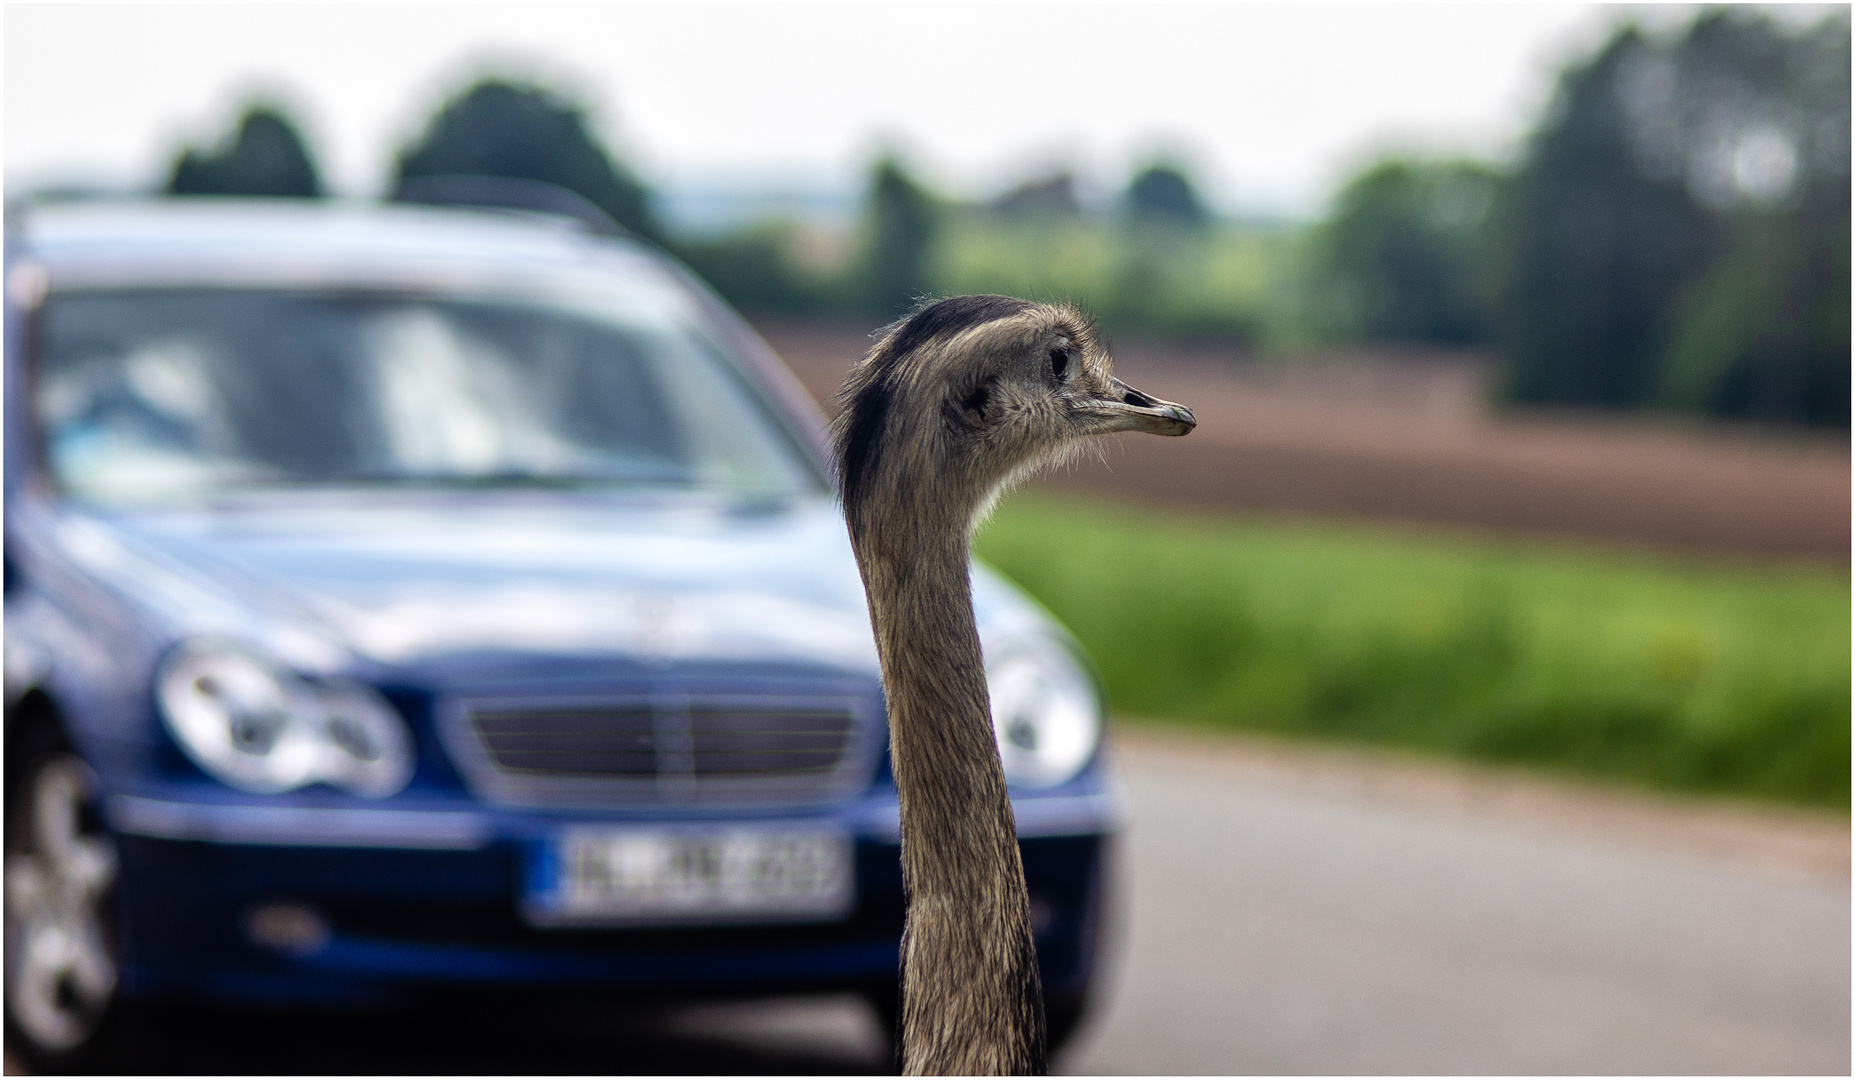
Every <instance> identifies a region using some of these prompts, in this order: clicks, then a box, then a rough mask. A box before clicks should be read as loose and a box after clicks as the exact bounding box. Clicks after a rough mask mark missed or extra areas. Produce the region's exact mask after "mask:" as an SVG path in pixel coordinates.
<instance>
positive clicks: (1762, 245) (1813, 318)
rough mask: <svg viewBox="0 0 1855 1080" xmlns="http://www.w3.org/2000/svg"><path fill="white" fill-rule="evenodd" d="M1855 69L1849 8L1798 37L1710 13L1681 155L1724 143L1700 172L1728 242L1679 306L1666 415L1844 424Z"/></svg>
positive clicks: (1682, 75)
mask: <svg viewBox="0 0 1855 1080" xmlns="http://www.w3.org/2000/svg"><path fill="white" fill-rule="evenodd" d="M1849 60H1850V56H1849V21H1848V14H1847V12H1846V10H1845V11H1843V12H1840V13H1838V14H1837V15H1835V16H1832V17H1830V18H1828V19H1825V20H1823V21H1822V22H1820V23H1819V24H1818V25H1817V26H1815V27H1814V28H1812V29H1810V30H1809V31H1807V32H1805V33H1802V34H1798V35H1795V36H1789V37H1787V36H1786V35H1784V34H1782V33H1780V32H1779V31H1778V29H1777V27H1775V26H1774V25H1773V24H1771V23H1770V22H1769V21H1767V20H1764V19H1748V18H1746V17H1745V16H1743V15H1740V14H1735V13H1731V12H1718V13H1714V14H1712V15H1709V16H1707V17H1704V18H1703V19H1701V20H1700V21H1699V22H1698V23H1697V24H1696V25H1695V27H1694V29H1693V32H1692V33H1691V34H1690V35H1689V36H1688V39H1687V40H1686V41H1685V42H1684V43H1683V47H1682V49H1681V50H1680V52H1679V53H1678V54H1677V68H1676V72H1677V78H1678V79H1679V80H1680V82H1681V84H1682V86H1681V89H1680V90H1678V91H1677V92H1679V93H1683V94H1685V95H1686V96H1689V97H1690V102H1689V104H1688V109H1689V110H1691V112H1690V114H1689V116H1688V118H1687V119H1688V123H1689V124H1690V125H1693V126H1695V127H1698V128H1699V129H1700V130H1699V131H1698V132H1694V133H1689V134H1687V136H1686V139H1685V141H1686V142H1687V143H1689V145H1690V146H1694V145H1698V146H1700V147H1703V148H1706V147H1714V148H1718V147H1720V146H1721V145H1722V144H1723V145H1724V150H1723V151H1722V150H1720V149H1714V151H1713V153H1711V154H1704V153H1703V155H1702V160H1701V161H1700V162H1697V163H1696V165H1697V166H1698V167H1697V168H1693V169H1692V172H1693V174H1694V175H1695V177H1696V179H1697V180H1698V181H1699V183H1700V184H1702V185H1704V186H1703V187H1702V190H1703V191H1704V192H1706V193H1707V196H1708V198H1707V200H1706V201H1709V202H1711V203H1713V204H1715V205H1718V206H1722V207H1724V213H1725V215H1726V221H1727V235H1728V240H1727V248H1726V253H1725V255H1724V256H1723V257H1722V258H1721V259H1720V260H1719V262H1717V263H1715V264H1714V265H1713V266H1712V267H1711V268H1710V269H1709V270H1708V272H1707V274H1706V276H1705V277H1703V278H1702V279H1701V280H1700V281H1699V282H1697V283H1696V284H1695V285H1694V286H1693V287H1692V288H1691V289H1690V290H1688V292H1687V294H1686V295H1685V296H1684V297H1683V298H1682V300H1681V302H1680V304H1679V306H1678V307H1677V308H1676V311H1675V332H1674V335H1673V340H1672V342H1671V344H1670V347H1669V350H1668V353H1667V355H1666V357H1665V358H1664V361H1663V369H1662V373H1661V376H1662V377H1661V386H1660V400H1661V401H1662V403H1664V404H1667V405H1671V406H1673V407H1676V408H1680V409H1684V410H1689V411H1696V412H1701V411H1704V412H1710V413H1715V414H1719V415H1725V416H1739V417H1747V418H1751V419H1760V420H1802V421H1804V422H1807V423H1815V424H1835V425H1847V424H1848V422H1849V364H1850V352H1849V314H1850V313H1849V288H1850V279H1849V242H1850V231H1849V224H1850V223H1849V203H1850V185H1849V125H1850V111H1849V98H1850V87H1849ZM1709 158H1710V159H1711V160H1708V159H1709Z"/></svg>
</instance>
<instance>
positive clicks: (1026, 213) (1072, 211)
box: [991, 169, 1082, 219]
mask: <svg viewBox="0 0 1855 1080" xmlns="http://www.w3.org/2000/svg"><path fill="white" fill-rule="evenodd" d="M991 209H992V210H993V212H994V213H998V214H1002V215H1004V216H1006V217H1015V218H1033V219H1034V218H1043V219H1049V218H1072V217H1075V216H1076V215H1078V214H1080V213H1081V212H1082V202H1081V200H1080V199H1078V198H1077V197H1076V174H1075V173H1073V172H1071V171H1070V170H1068V169H1064V170H1062V171H1061V172H1058V173H1055V174H1053V175H1051V176H1047V177H1044V178H1043V179H1040V180H1026V181H1025V182H1024V183H1022V184H1019V185H1018V186H1017V187H1014V188H1012V189H1011V190H1010V191H1007V192H1005V193H1004V194H1003V195H1000V196H999V197H998V198H996V199H993V200H992V204H991Z"/></svg>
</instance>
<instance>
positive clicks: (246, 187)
mask: <svg viewBox="0 0 1855 1080" xmlns="http://www.w3.org/2000/svg"><path fill="white" fill-rule="evenodd" d="M166 190H167V193H168V194H170V195H274V196H285V197H289V196H294V197H299V198H315V197H316V196H319V195H321V194H322V181H321V179H320V178H319V177H318V176H317V175H316V166H315V162H313V161H312V160H310V157H309V149H308V148H307V147H306V146H304V145H303V137H302V136H301V135H300V134H298V133H297V130H296V125H295V124H292V123H291V122H290V118H289V117H288V116H286V115H284V113H283V111H282V110H281V109H279V108H278V107H277V106H274V105H252V106H250V107H248V108H246V110H245V112H244V115H243V116H241V117H240V118H239V121H238V127H237V128H235V129H234V130H233V131H232V132H230V133H228V134H227V135H226V137H225V138H223V139H221V140H220V141H219V145H218V146H217V147H215V148H214V149H212V150H211V151H206V150H200V149H197V148H194V147H187V148H186V149H185V150H182V151H181V154H180V156H179V157H178V158H176V159H175V160H174V168H173V171H172V172H171V173H170V174H169V175H168V181H167V189H166Z"/></svg>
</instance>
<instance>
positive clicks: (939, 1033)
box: [849, 483, 1044, 1075]
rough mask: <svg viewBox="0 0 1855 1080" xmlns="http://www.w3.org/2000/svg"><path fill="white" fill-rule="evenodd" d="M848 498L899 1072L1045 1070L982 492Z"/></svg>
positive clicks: (919, 491)
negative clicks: (887, 859)
mask: <svg viewBox="0 0 1855 1080" xmlns="http://www.w3.org/2000/svg"><path fill="white" fill-rule="evenodd" d="M878 490H881V491H884V492H885V493H887V494H890V495H899V496H900V497H895V498H888V499H882V498H877V499H870V500H868V501H865V502H863V503H862V504H861V505H858V506H855V507H852V508H851V513H850V514H849V520H850V534H851V543H852V546H853V547H854V548H855V549H856V553H857V564H858V567H859V569H860V570H861V571H862V574H863V583H864V588H865V590H866V591H867V593H868V595H869V598H870V614H871V620H872V622H873V624H874V628H875V631H876V647H877V651H878V655H879V656H880V658H881V660H882V678H883V690H884V692H885V694H886V696H887V698H888V707H889V737H890V747H891V753H890V759H891V765H892V769H893V771H894V775H895V789H896V795H897V798H898V800H899V801H900V803H901V818H902V820H901V825H902V880H903V884H904V887H905V889H906V891H907V896H908V929H907V932H906V934H905V936H904V941H903V953H902V967H903V978H902V986H903V998H904V1000H903V1003H902V1014H903V1033H902V1050H903V1061H902V1066H903V1070H904V1071H905V1072H907V1073H910V1074H916V1075H920V1074H927V1075H978V1074H992V1075H998V1074H1006V1073H1041V1072H1042V1071H1044V1062H1043V1049H1044V1048H1043V1006H1042V991H1041V989H1040V988H1039V979H1038V974H1037V960H1036V953H1035V949H1034V946H1033V944H1032V940H1031V933H1030V922H1029V911H1028V901H1027V897H1026V895H1025V890H1024V869H1023V864H1022V861H1021V859H1020V856H1019V853H1018V842H1017V827H1016V823H1015V821H1014V819H1013V816H1012V812H1011V801H1010V798H1009V796H1008V794H1007V792H1006V787H1005V775H1004V770H1003V768H1002V767H1001V765H1000V762H999V756H998V747H997V743H996V741H995V739H994V736H993V733H992V719H991V708H990V703H989V701H988V697H987V693H986V680H985V664H984V660H983V657H982V656H981V654H980V648H979V633H978V629H977V626H976V624H975V622H974V618H973V604H972V585H971V579H970V576H969V569H968V568H969V565H970V549H971V539H970V538H971V532H972V524H973V519H974V517H975V516H976V515H977V514H978V513H979V511H980V510H981V508H982V507H984V506H985V504H986V503H987V502H989V495H990V492H989V491H986V492H980V493H977V495H976V497H972V498H950V497H949V496H950V495H952V494H953V493H951V492H949V491H948V490H947V488H946V487H945V486H942V487H940V488H938V490H937V489H936V487H935V485H933V484H931V483H930V484H923V485H920V486H914V485H894V486H887V487H885V488H879V489H878Z"/></svg>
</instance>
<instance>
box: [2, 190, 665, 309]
mask: <svg viewBox="0 0 1855 1080" xmlns="http://www.w3.org/2000/svg"><path fill="white" fill-rule="evenodd" d="M9 232H10V233H12V234H13V235H11V236H9V241H14V242H18V243H20V244H21V247H22V249H23V250H21V251H20V252H19V253H20V254H25V255H27V256H28V257H29V258H31V259H32V260H33V261H35V262H37V263H39V264H41V265H43V266H44V267H45V268H46V270H47V272H48V274H49V277H50V284H51V286H52V287H54V288H59V287H96V286H111V285H125V286H132V285H143V286H146V285H160V284H167V283H172V284H187V283H195V282H200V281H222V280H223V281H226V282H227V283H239V284H283V283H291V282H314V281H336V282H342V283H348V284H357V285H358V284H369V283H373V282H375V281H379V282H380V283H382V284H432V285H437V284H444V283H447V282H452V281H454V280H455V279H458V278H460V277H464V278H479V279H480V278H482V277H483V276H484V275H486V274H490V275H494V276H497V277H502V276H506V275H510V274H518V275H522V276H531V275H534V274H537V273H540V274H543V275H546V274H550V273H556V274H559V273H565V274H574V273H583V272H585V271H588V270H599V269H604V270H608V271H609V270H611V269H615V268H618V267H619V266H622V265H626V264H629V265H630V266H632V267H633V268H634V270H635V268H636V266H637V264H638V263H639V262H640V261H641V260H646V259H649V258H650V254H649V249H647V248H645V247H644V246H643V245H641V244H639V243H637V242H636V241H633V240H629V239H625V238H617V237H610V236H600V235H595V234H594V233H592V232H591V231H590V230H588V229H586V228H585V227H584V226H583V225H581V224H580V223H578V222H576V221H573V220H572V219H570V218H565V217H557V216H555V215H551V214H540V213H534V212H529V211H514V210H497V209H486V208H475V207H469V208H454V207H430V206H413V205H403V204H389V203H378V202H363V201H358V200H355V201H346V200H311V199H222V198H192V197H189V198H175V199H134V200H86V201H73V202H66V203H52V204H44V205H38V206H34V207H32V208H30V209H29V210H28V211H27V212H26V213H24V214H23V215H20V217H19V218H17V219H16V223H15V227H14V228H13V229H10V230H9Z"/></svg>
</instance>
